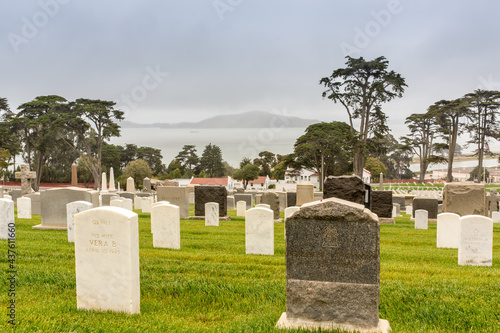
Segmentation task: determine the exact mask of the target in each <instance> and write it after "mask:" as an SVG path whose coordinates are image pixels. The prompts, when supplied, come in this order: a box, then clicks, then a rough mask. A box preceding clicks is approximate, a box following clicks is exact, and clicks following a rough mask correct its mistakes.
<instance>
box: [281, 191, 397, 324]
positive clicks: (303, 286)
mask: <svg viewBox="0 0 500 333" xmlns="http://www.w3.org/2000/svg"><path fill="white" fill-rule="evenodd" d="M285 227H286V279H287V287H286V289H287V290H286V298H287V304H286V313H283V315H282V316H281V318H280V320H279V321H278V324H277V327H279V328H297V327H305V326H309V327H312V328H314V327H316V328H318V327H332V326H333V327H339V328H347V327H349V328H350V329H351V330H353V329H373V330H375V329H377V328H378V329H380V331H383V332H385V331H387V330H390V327H389V323H388V322H387V321H386V320H381V319H379V310H378V308H379V292H380V245H379V239H380V224H379V221H378V219H377V217H376V216H375V215H374V214H373V213H372V212H371V211H369V210H368V209H365V207H364V206H363V205H360V204H355V203H352V202H349V201H345V200H341V199H337V198H330V199H325V200H323V201H322V202H314V203H310V204H306V205H303V206H302V207H301V208H300V210H299V211H298V212H296V213H294V214H293V215H292V217H290V218H288V219H287V221H286V226H285Z"/></svg>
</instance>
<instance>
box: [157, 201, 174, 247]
mask: <svg viewBox="0 0 500 333" xmlns="http://www.w3.org/2000/svg"><path fill="white" fill-rule="evenodd" d="M151 232H152V233H153V247H163V248H170V249H180V248H181V222H180V214H179V207H178V206H176V205H171V204H168V203H157V204H155V205H153V207H152V208H151Z"/></svg>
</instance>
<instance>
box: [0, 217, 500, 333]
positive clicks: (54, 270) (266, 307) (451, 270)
mask: <svg viewBox="0 0 500 333" xmlns="http://www.w3.org/2000/svg"><path fill="white" fill-rule="evenodd" d="M234 214H235V211H230V215H232V221H230V222H225V221H221V222H220V227H219V228H216V227H205V226H204V222H203V221H188V220H182V221H181V247H182V249H181V250H168V249H155V248H153V246H152V237H151V233H150V222H149V214H142V213H141V214H140V215H139V218H140V227H139V228H140V240H139V241H140V269H141V314H140V315H132V316H128V315H125V314H117V313H111V312H107V313H102V312H93V311H80V310H77V309H76V290H75V288H76V283H75V273H74V271H75V262H74V245H73V244H71V243H68V242H67V236H66V232H64V231H42V230H33V229H31V227H32V226H33V225H35V224H39V223H40V219H39V217H35V218H34V219H33V220H19V221H18V224H17V242H16V246H17V252H18V258H17V261H16V265H17V268H18V275H19V280H18V286H17V292H18V295H17V320H18V325H17V332H24V331H30V332H32V331H35V332H36V331H39V332H110V331H114V332H159V331H163V332H243V331H248V332H256V331H259V332H272V331H277V330H275V329H274V325H275V324H276V322H277V320H278V318H279V316H280V315H281V313H282V312H284V311H285V306H286V292H285V282H286V281H285V262H284V255H285V245H284V239H283V224H282V223H281V224H275V255H274V256H256V255H245V242H244V237H245V233H244V220H243V218H238V217H235V216H234ZM494 228H495V239H494V258H493V267H462V266H458V265H457V250H452V249H437V248H436V246H435V245H436V243H435V237H436V225H435V224H430V228H429V230H415V229H414V228H413V223H411V222H409V219H408V218H407V217H403V218H398V220H397V224H396V225H382V226H381V289H380V317H381V318H384V319H388V320H389V322H390V324H391V326H392V328H393V331H394V332H418V331H420V332H450V331H462V332H466V331H467V332H499V331H500V305H499V304H500V245H499V241H500V236H499V234H500V225H495V227H494ZM1 242H2V243H3V245H2V247H3V249H4V253H5V255H4V256H2V258H1V260H0V266H1V267H2V270H1V274H2V275H1V279H2V281H4V283H2V284H1V287H0V302H1V304H2V306H3V305H5V304H7V300H8V297H7V280H6V270H7V267H8V263H7V258H6V254H7V246H6V241H1ZM3 313H5V311H4V312H3ZM9 328H10V326H9V325H8V324H7V319H6V316H4V317H3V318H2V319H1V320H0V331H1V332H4V331H8V330H9Z"/></svg>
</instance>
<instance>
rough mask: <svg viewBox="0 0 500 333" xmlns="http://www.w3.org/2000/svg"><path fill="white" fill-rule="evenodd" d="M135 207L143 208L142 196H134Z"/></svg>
mask: <svg viewBox="0 0 500 333" xmlns="http://www.w3.org/2000/svg"><path fill="white" fill-rule="evenodd" d="M134 208H135V209H142V197H139V196H137V195H136V196H134Z"/></svg>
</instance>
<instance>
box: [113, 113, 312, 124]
mask: <svg viewBox="0 0 500 333" xmlns="http://www.w3.org/2000/svg"><path fill="white" fill-rule="evenodd" d="M319 122H320V121H319V120H315V119H303V118H299V117H293V116H283V115H280V114H274V113H271V112H266V111H249V112H243V113H237V114H229V115H220V116H215V117H211V118H208V119H204V120H201V121H198V122H182V123H173V124H169V123H152V124H139V123H134V122H131V121H126V120H125V121H122V122H121V123H120V125H121V127H123V128H151V127H156V128H266V127H270V126H276V127H286V128H293V127H307V126H309V125H312V124H316V123H319Z"/></svg>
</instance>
